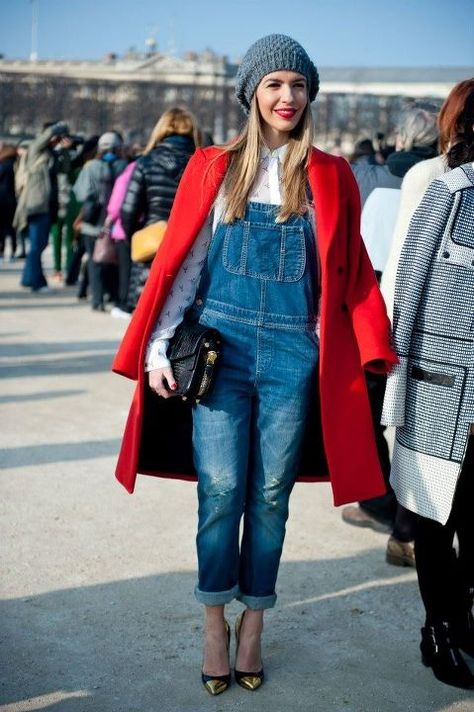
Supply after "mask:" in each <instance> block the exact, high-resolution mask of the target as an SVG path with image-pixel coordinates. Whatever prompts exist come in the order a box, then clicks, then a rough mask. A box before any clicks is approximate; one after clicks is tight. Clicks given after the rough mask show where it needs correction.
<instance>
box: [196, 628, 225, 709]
mask: <svg viewBox="0 0 474 712" xmlns="http://www.w3.org/2000/svg"><path fill="white" fill-rule="evenodd" d="M224 626H225V631H226V635H227V653H229V648H230V625H229V622H228V621H227V620H226V619H225V618H224ZM201 682H202V684H203V685H204V688H205V689H206V691H207V692H208V693H209V694H210V695H212V696H213V697H215V696H216V695H221V694H222V693H223V692H225V691H226V690H227V688H228V687H229V686H230V682H231V676H230V672H228V673H227V675H206V673H204V672H202V671H201Z"/></svg>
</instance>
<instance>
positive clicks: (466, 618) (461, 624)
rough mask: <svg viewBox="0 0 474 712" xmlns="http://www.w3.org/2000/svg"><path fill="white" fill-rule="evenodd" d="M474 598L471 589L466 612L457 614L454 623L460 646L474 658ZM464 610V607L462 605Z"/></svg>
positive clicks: (455, 634) (454, 630)
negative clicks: (473, 611) (473, 610)
mask: <svg viewBox="0 0 474 712" xmlns="http://www.w3.org/2000/svg"><path fill="white" fill-rule="evenodd" d="M473 599H474V589H472V588H471V589H469V594H468V597H467V605H466V606H465V607H464V613H462V614H461V615H459V616H456V618H455V620H454V624H453V632H454V637H455V641H456V645H457V646H458V648H461V650H462V651H463V652H464V653H467V655H470V656H471V658H474V616H473V615H472V605H473ZM461 610H462V607H461Z"/></svg>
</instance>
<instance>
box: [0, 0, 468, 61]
mask: <svg viewBox="0 0 474 712" xmlns="http://www.w3.org/2000/svg"><path fill="white" fill-rule="evenodd" d="M34 3H36V4H37V7H38V17H39V23H38V42H37V49H38V55H39V58H40V59H46V58H53V59H98V58H100V57H102V56H103V55H104V54H105V53H106V52H115V53H117V54H123V53H124V52H125V51H126V50H127V49H128V48H130V47H135V48H136V49H137V50H138V51H143V50H144V48H145V40H146V38H147V37H148V36H150V35H155V36H156V38H157V40H158V46H159V49H160V50H161V51H162V52H165V53H174V54H176V55H180V54H182V53H184V52H185V51H186V50H190V49H192V50H197V51H201V50H203V49H205V48H206V47H209V48H211V49H213V50H214V51H215V52H216V53H218V54H226V55H228V56H229V58H230V59H233V60H235V59H237V58H238V57H239V56H241V55H242V54H243V53H244V52H245V50H246V49H247V47H248V46H249V45H250V44H251V43H252V42H253V41H255V40H256V39H258V37H261V36H263V35H266V34H269V33H271V32H283V33H285V34H289V35H292V36H293V37H295V38H296V39H297V40H299V41H300V42H301V43H302V44H303V45H304V47H305V48H306V49H307V51H308V52H309V54H310V55H311V57H312V59H313V60H314V61H315V62H316V64H319V65H320V66H432V67H433V66H466V65H469V66H474V30H473V27H474V0H442V1H440V0H377V1H376V0H352V1H351V0H271V1H270V0H229V1H227V0H177V1H176V2H174V3H173V2H171V1H170V0H166V2H164V1H163V0H78V1H77V0H33V2H32V0H0V53H2V54H3V55H4V56H5V57H7V58H18V57H20V58H28V57H29V55H30V52H31V46H32V41H31V35H32V32H31V26H32V22H31V18H32V7H33V4H34Z"/></svg>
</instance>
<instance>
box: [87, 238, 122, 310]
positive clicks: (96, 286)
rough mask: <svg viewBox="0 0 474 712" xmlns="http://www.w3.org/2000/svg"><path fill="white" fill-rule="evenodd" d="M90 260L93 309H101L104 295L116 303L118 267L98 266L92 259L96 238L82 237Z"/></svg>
mask: <svg viewBox="0 0 474 712" xmlns="http://www.w3.org/2000/svg"><path fill="white" fill-rule="evenodd" d="M81 237H82V239H83V240H84V247H85V248H86V252H87V256H88V260H87V270H88V276H89V286H90V290H91V299H92V306H93V307H100V306H102V305H103V303H104V295H105V294H108V295H109V297H110V300H111V301H113V302H116V300H117V289H118V276H117V267H116V265H102V264H97V262H94V260H93V259H92V255H93V253H94V245H95V241H96V238H95V237H92V236H91V235H82V236H81Z"/></svg>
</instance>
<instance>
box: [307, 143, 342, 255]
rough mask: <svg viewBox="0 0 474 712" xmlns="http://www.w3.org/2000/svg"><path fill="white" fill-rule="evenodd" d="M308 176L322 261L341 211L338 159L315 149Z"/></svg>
mask: <svg viewBox="0 0 474 712" xmlns="http://www.w3.org/2000/svg"><path fill="white" fill-rule="evenodd" d="M308 178H309V184H310V186H311V191H312V193H313V200H314V205H315V213H316V232H317V235H316V240H317V244H318V250H319V255H320V259H321V262H322V263H323V264H324V263H325V262H326V255H327V253H328V249H329V245H330V244H331V240H332V238H333V235H334V233H335V232H336V227H337V223H338V220H339V211H340V207H341V206H340V200H339V198H340V190H339V181H338V171H337V168H336V161H335V160H334V158H333V157H329V156H327V155H326V154H325V153H322V151H318V149H313V151H312V153H311V157H310V161H309V166H308Z"/></svg>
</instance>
